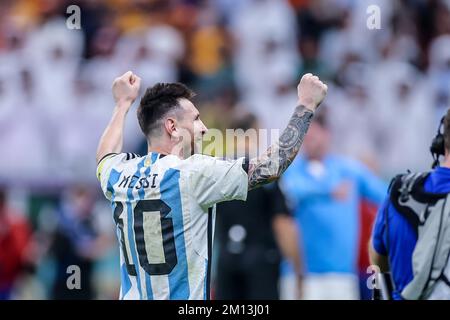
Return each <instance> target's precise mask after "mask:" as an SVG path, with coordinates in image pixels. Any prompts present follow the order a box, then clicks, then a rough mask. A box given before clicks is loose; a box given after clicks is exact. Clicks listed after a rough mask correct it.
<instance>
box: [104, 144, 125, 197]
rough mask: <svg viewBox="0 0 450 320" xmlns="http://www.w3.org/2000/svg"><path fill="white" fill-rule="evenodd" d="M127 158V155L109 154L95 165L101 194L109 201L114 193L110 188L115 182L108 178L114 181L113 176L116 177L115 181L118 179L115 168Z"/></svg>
mask: <svg viewBox="0 0 450 320" xmlns="http://www.w3.org/2000/svg"><path fill="white" fill-rule="evenodd" d="M129 157H130V154H129V153H110V154H107V155H106V156H104V157H103V159H101V160H100V162H99V163H98V165H97V173H96V174H97V179H98V181H99V182H100V186H101V188H102V191H103V194H104V195H105V196H106V198H107V199H108V200H111V197H112V196H113V192H114V190H113V188H112V186H113V185H114V184H115V182H117V181H114V182H111V180H110V178H113V179H114V176H117V177H116V178H117V179H118V178H119V175H120V174H119V172H118V171H117V168H118V167H119V166H120V164H121V163H122V162H123V161H125V160H126V159H129ZM111 175H112V176H113V177H111Z"/></svg>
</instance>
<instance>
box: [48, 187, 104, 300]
mask: <svg viewBox="0 0 450 320" xmlns="http://www.w3.org/2000/svg"><path fill="white" fill-rule="evenodd" d="M94 200H95V198H94V196H93V192H92V190H90V189H89V188H87V187H84V186H76V187H72V188H71V189H70V190H69V192H68V194H67V195H66V196H65V198H64V199H63V200H62V204H61V207H60V209H59V212H58V225H57V227H56V230H55V232H54V235H53V244H52V246H51V249H50V250H51V254H53V256H54V257H55V260H56V274H55V280H54V283H53V288H52V299H94V298H95V297H96V294H95V292H94V286H93V285H94V283H93V282H92V280H93V279H92V275H93V267H94V262H95V261H96V260H98V259H100V258H101V257H102V255H103V254H104V253H105V252H107V249H108V248H109V247H110V246H111V244H112V237H111V235H110V234H109V232H107V231H106V228H108V226H107V225H106V224H105V223H103V222H102V221H101V217H99V216H98V215H96V214H94V213H95V211H94ZM71 265H75V266H78V267H79V268H80V272H81V279H80V286H81V289H79V290H70V289H69V288H68V287H67V278H68V273H67V270H68V269H67V268H68V267H69V266H71Z"/></svg>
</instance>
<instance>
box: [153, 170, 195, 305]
mask: <svg viewBox="0 0 450 320" xmlns="http://www.w3.org/2000/svg"><path fill="white" fill-rule="evenodd" d="M179 180H180V171H178V170H175V169H169V170H167V171H166V172H165V174H164V177H163V179H162V180H161V184H160V190H161V200H163V201H164V202H165V203H167V205H168V206H169V207H170V208H171V209H172V210H171V214H172V221H173V229H174V237H175V247H176V251H177V261H178V263H177V265H176V266H175V268H174V269H173V270H172V272H171V273H170V274H169V289H170V299H175V300H182V299H188V298H189V278H188V266H187V258H186V248H185V242H184V223H183V211H182V207H181V195H180V185H179Z"/></svg>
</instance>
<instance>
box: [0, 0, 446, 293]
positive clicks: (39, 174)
mask: <svg viewBox="0 0 450 320" xmlns="http://www.w3.org/2000/svg"><path fill="white" fill-rule="evenodd" d="M72 4H76V5H78V6H79V7H80V9H81V11H80V12H81V17H80V18H81V20H80V21H81V29H80V30H78V29H69V28H68V27H67V25H66V20H67V18H68V17H69V16H70V15H71V13H67V12H66V8H67V7H68V6H69V5H72ZM370 5H377V6H378V7H379V8H380V11H379V13H380V17H379V18H380V26H379V27H380V28H379V29H371V28H369V26H368V24H367V20H368V19H369V18H370V17H371V14H372V13H371V12H368V11H367V8H368V7H369V6H370ZM127 70H132V71H133V72H135V73H136V74H138V75H139V76H140V77H141V78H142V79H143V83H142V86H143V87H144V88H146V87H148V86H151V85H153V84H155V83H156V82H175V81H180V82H183V83H185V84H187V85H188V86H190V87H191V88H193V89H194V91H196V92H197V93H198V96H197V97H196V104H197V105H198V107H199V110H200V111H201V113H202V119H203V121H204V122H205V124H206V125H207V126H208V127H211V128H218V129H225V128H231V127H232V124H233V123H234V121H235V119H236V118H238V117H240V116H243V115H246V114H253V115H254V116H255V117H256V118H257V119H258V123H259V127H260V128H266V129H283V128H284V127H285V126H286V124H287V122H288V120H289V118H290V116H291V114H292V110H293V107H294V105H295V103H296V101H297V99H296V97H297V92H296V84H297V83H298V80H299V79H300V77H301V75H302V74H304V73H306V72H312V73H315V74H317V75H319V76H320V78H321V79H323V80H324V81H325V82H326V83H327V84H328V87H329V89H328V92H329V93H328V96H327V98H326V100H325V102H324V105H323V106H322V108H323V109H324V110H326V112H327V118H328V127H329V128H328V129H329V131H330V139H331V141H330V142H329V146H330V152H332V153H336V154H340V155H343V156H346V157H350V158H352V159H355V160H358V161H360V162H361V163H363V164H364V165H365V166H367V167H368V168H370V170H372V172H375V173H376V174H377V175H378V176H379V177H381V178H382V179H384V180H385V181H388V179H389V178H390V177H391V176H392V175H393V174H395V173H398V172H404V171H405V170H406V169H410V170H412V171H415V170H422V171H423V170H427V169H428V168H429V167H430V165H431V162H432V158H431V156H430V155H429V153H428V149H429V143H430V141H431V139H432V137H433V135H434V134H435V132H436V130H437V125H438V123H439V120H440V117H441V116H442V115H443V114H444V111H445V110H446V109H447V108H448V107H449V105H450V90H449V89H450V1H448V0H314V1H313V0H239V1H236V0H108V1H107V0H80V1H66V0H33V1H32V0H2V1H0V131H1V134H0V146H1V150H2V156H1V157H0V190H1V192H0V221H6V222H5V223H3V222H2V223H1V224H0V298H2V297H3V298H11V297H12V298H52V297H56V298H58V297H60V298H61V297H62V298H64V297H71V296H70V295H71V294H72V295H73V294H74V293H73V292H68V291H67V290H65V289H64V288H65V279H66V276H67V274H66V267H65V266H67V265H71V264H78V265H83V266H84V265H86V267H83V268H82V270H85V271H82V272H86V273H88V274H89V277H88V279H93V281H92V282H89V283H86V284H83V287H85V288H88V289H87V290H86V291H85V292H84V293H85V294H86V295H85V296H82V297H85V298H86V297H87V298H116V297H117V288H118V286H119V281H120V279H119V272H118V258H117V257H118V246H117V243H116V240H114V236H115V235H114V225H113V222H112V218H111V213H110V209H109V208H108V204H107V203H106V202H105V201H104V200H102V199H101V197H100V192H99V188H98V187H97V185H96V180H95V167H96V163H95V156H94V155H95V150H96V146H97V143H98V140H99V137H100V135H101V133H102V131H103V129H104V128H105V126H106V124H107V122H108V121H109V118H110V116H111V110H112V108H113V99H112V96H111V92H110V88H111V83H112V81H113V79H114V78H115V77H116V76H118V75H120V74H121V73H123V72H125V71H127ZM125 130H126V133H125V145H124V148H125V149H126V150H127V151H129V152H136V153H139V154H143V153H144V154H145V153H146V142H145V139H144V137H143V136H142V134H141V133H140V130H139V126H138V123H137V121H136V117H134V116H130V117H128V119H127V124H126V127H125ZM290 188H292V189H295V188H296V186H295V184H294V185H293V186H291V185H290ZM294 191H295V190H294ZM288 193H289V192H288ZM294 193H295V192H294ZM354 219H359V218H357V217H356V216H355V217H354ZM358 221H359V220H358ZM300 223H301V222H300ZM366 229H367V227H366ZM358 232H360V231H358ZM316 236H317V237H320V234H317V235H316ZM12 244H14V245H12ZM362 245H363V246H366V245H365V244H362ZM352 248H353V247H352ZM7 250H9V253H8V251H7ZM328 250H330V251H332V250H333V247H330V248H328ZM352 250H358V245H355V248H353V249H352ZM355 255H357V254H355ZM75 297H77V296H76V294H75Z"/></svg>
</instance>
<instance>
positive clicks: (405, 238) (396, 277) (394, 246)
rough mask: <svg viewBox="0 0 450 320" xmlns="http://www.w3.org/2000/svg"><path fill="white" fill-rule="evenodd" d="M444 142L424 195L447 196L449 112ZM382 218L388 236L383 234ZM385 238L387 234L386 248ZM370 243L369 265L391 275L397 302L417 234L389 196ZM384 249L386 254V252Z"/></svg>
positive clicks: (407, 275)
mask: <svg viewBox="0 0 450 320" xmlns="http://www.w3.org/2000/svg"><path fill="white" fill-rule="evenodd" d="M444 142H445V143H444V146H445V148H444V149H445V158H444V161H443V162H442V163H441V165H440V166H438V167H436V168H435V169H434V170H433V171H431V173H430V174H429V175H428V176H427V177H426V179H425V181H424V183H423V191H425V193H429V194H446V193H449V192H450V156H449V150H450V110H449V111H448V112H447V115H446V116H445V118H444ZM386 214H387V219H388V226H389V230H388V231H389V232H386ZM387 234H389V246H388V245H387V238H386V236H387ZM371 242H372V243H371V245H370V258H371V262H372V264H374V265H377V266H378V267H379V268H380V271H381V272H388V271H391V274H392V280H393V282H394V292H393V294H392V297H393V299H395V300H401V299H402V297H401V292H402V290H403V289H404V288H405V287H406V285H407V284H408V283H409V282H410V281H411V280H412V279H413V268H412V256H413V251H414V248H415V246H416V242H417V233H416V230H415V229H414V226H413V225H411V223H409V222H408V220H407V219H406V217H405V216H404V215H402V214H400V213H399V212H398V210H397V209H396V208H395V207H394V205H393V203H392V201H391V199H390V196H389V195H388V196H387V197H386V199H385V201H384V203H383V205H382V206H381V207H380V209H379V211H378V214H377V218H376V220H375V224H374V228H373V233H372V241H371ZM388 247H389V250H387V248H388ZM388 251H389V252H388Z"/></svg>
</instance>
